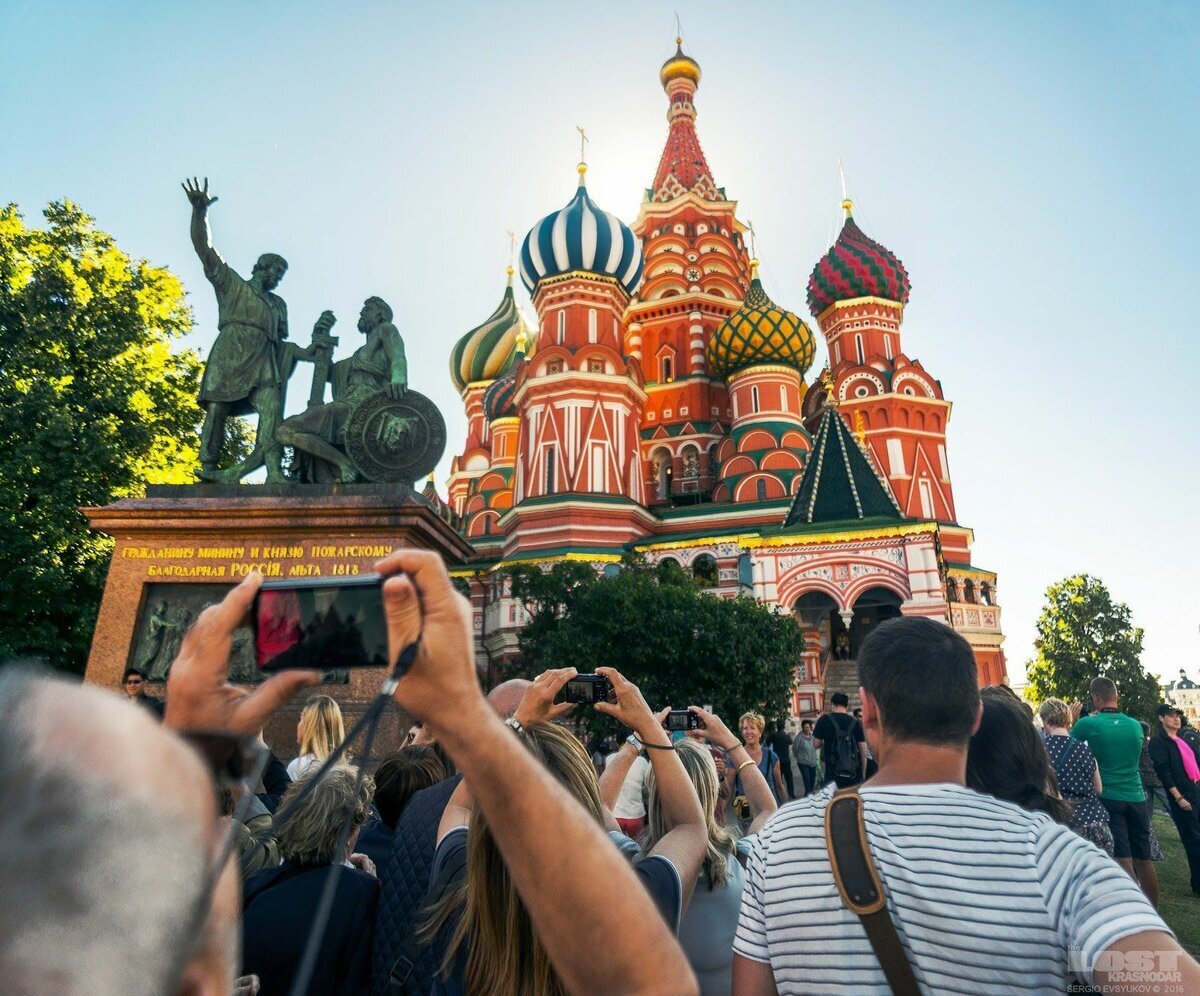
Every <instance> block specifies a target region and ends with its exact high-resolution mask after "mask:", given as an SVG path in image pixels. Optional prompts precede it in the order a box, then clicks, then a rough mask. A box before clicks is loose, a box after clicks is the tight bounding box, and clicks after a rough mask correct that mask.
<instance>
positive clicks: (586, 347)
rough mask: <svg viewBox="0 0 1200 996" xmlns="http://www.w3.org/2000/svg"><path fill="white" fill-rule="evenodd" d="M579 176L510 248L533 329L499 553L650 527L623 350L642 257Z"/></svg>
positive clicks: (579, 545)
mask: <svg viewBox="0 0 1200 996" xmlns="http://www.w3.org/2000/svg"><path fill="white" fill-rule="evenodd" d="M586 173H587V166H586V164H584V163H582V162H581V163H580V164H579V187H578V189H577V190H576V193H575V196H574V197H573V198H572V199H571V201H570V202H569V203H568V204H567V205H566V206H565V207H563V208H562V209H561V210H560V211H556V212H554V213H553V214H550V215H547V216H546V217H545V218H543V219H542V220H541V221H539V222H538V223H537V224H536V225H534V226H533V228H532V229H531V230H530V232H529V234H528V235H526V236H525V241H524V242H523V244H522V246H521V257H520V268H521V279H522V280H523V281H524V283H525V286H526V287H527V288H528V290H529V293H530V295H531V296H532V298H533V305H534V308H535V309H536V311H537V317H538V334H537V339H536V341H535V344H534V348H533V350H532V359H531V360H529V361H527V362H525V363H524V364H523V366H522V368H521V372H520V373H519V374H518V376H517V379H516V383H515V390H514V393H513V396H512V405H513V409H514V410H515V412H516V415H517V417H518V419H519V424H520V427H521V432H520V435H519V436H518V439H517V453H516V478H515V482H514V489H513V499H514V509H513V520H512V524H511V526H510V527H509V528H508V533H509V542H508V543H507V544H506V547H505V555H506V556H511V555H512V554H514V553H530V552H534V551H537V552H540V553H543V554H545V553H546V552H547V551H551V550H567V549H570V550H575V551H578V550H580V549H583V550H588V549H596V548H598V547H605V546H611V544H612V543H614V542H618V543H620V542H629V541H631V540H633V539H635V538H637V537H640V536H641V535H644V533H645V531H646V530H647V528H648V524H649V516H648V514H647V513H646V512H645V510H644V509H643V508H642V507H641V506H642V504H643V500H644V482H643V480H642V466H641V461H640V459H639V456H638V453H639V447H638V428H639V426H640V425H641V420H642V413H643V409H644V406H645V402H646V394H645V391H644V390H643V388H642V381H641V372H640V370H639V369H638V368H637V365H636V364H633V363H630V361H628V360H627V359H626V357H625V353H624V350H623V348H622V346H623V342H624V335H625V328H624V324H623V317H624V314H625V309H626V307H627V306H628V304H629V298H630V295H631V294H632V293H633V292H634V290H636V288H637V286H638V284H639V283H640V282H641V279H642V254H641V249H640V246H639V245H638V240H637V239H636V238H635V237H634V235H633V232H632V231H631V230H630V229H629V227H628V226H627V225H625V224H624V223H622V222H621V221H620V220H618V219H617V218H616V217H615V216H614V215H611V214H609V213H608V212H607V211H603V210H601V209H600V208H599V207H597V206H596V204H595V203H594V202H593V201H592V199H591V198H590V197H589V196H588V192H587V187H586V185H585V183H584V178H585V175H586Z"/></svg>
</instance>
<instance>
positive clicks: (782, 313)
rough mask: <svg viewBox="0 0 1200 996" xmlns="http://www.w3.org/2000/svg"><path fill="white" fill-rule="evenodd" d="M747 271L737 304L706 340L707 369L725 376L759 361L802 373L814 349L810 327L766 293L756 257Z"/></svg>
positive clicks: (805, 369)
mask: <svg viewBox="0 0 1200 996" xmlns="http://www.w3.org/2000/svg"><path fill="white" fill-rule="evenodd" d="M750 273H751V279H750V289H749V290H748V291H747V292H746V298H745V300H744V301H742V306H741V308H740V309H739V310H738V311H736V312H734V313H733V314H732V315H730V316H729V317H728V318H726V319H725V321H723V322H722V323H721V324H720V325H719V326H718V327H717V330H716V332H714V333H713V336H712V338H711V339H709V341H708V369H709V370H710V371H711V372H712V373H713V374H714V375H715V376H717V377H724V378H728V377H730V376H732V375H733V374H735V373H737V372H738V371H740V370H745V369H746V368H747V367H752V366H757V365H758V364H761V363H781V364H784V365H785V366H789V367H792V368H793V369H795V370H797V371H799V373H800V375H801V376H802V377H803V376H804V374H805V372H806V371H807V370H808V368H809V367H810V366H812V362H813V357H814V356H815V355H816V350H817V347H816V340H815V338H814V337H813V334H812V329H810V328H809V327H808V326H807V325H805V324H804V322H803V321H801V320H800V318H799V317H798V316H796V315H793V314H792V313H791V312H790V311H787V310H786V309H784V308H781V307H779V305H777V304H776V303H775V302H774V301H772V300H771V299H770V298H769V297H768V296H767V292H766V291H765V290H763V285H762V281H761V280H759V279H758V260H751V261H750Z"/></svg>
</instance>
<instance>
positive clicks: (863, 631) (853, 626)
mask: <svg viewBox="0 0 1200 996" xmlns="http://www.w3.org/2000/svg"><path fill="white" fill-rule="evenodd" d="M900 601H901V599H900V596H899V595H897V594H896V593H895V592H894V591H892V589H891V588H883V587H880V586H876V587H874V588H868V589H867V590H866V591H864V592H863V593H862V594H861V595H859V596H858V598H856V599H855V600H854V610H853V615H852V616H851V619H850V652H851V654H852V655H853V656H854V657H855V658H856V659H857V657H858V651H859V648H860V647H861V646H862V643H863V640H865V639H866V638H867V637H868V636H869V635H870V634H871V632H872V631H873V630H874V629H875V627H876V626H878V625H879V624H880V623H881V622H887V620H889V619H898V618H899V617H900V615H901V613H900Z"/></svg>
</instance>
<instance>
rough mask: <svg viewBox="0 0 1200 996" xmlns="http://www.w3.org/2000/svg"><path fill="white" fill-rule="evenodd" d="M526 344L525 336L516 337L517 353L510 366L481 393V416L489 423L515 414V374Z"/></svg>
mask: <svg viewBox="0 0 1200 996" xmlns="http://www.w3.org/2000/svg"><path fill="white" fill-rule="evenodd" d="M527 344H528V339H527V337H526V336H524V335H520V336H518V337H517V351H516V353H515V354H514V355H513V362H512V365H511V366H510V367H509V368H508V370H507V371H506V372H505V373H504V374H502V375H501V376H499V377H497V378H496V379H495V380H494V381H492V383H491V386H490V387H488V389H487V390H486V391H484V392H483V414H484V417H485V418H487V420H488V421H489V422H494V421H495V420H496V419H498V418H509V417H511V416H513V415H516V414H517V406H516V397H517V374H518V373H520V371H521V363H522V361H523V360H524V359H525V348H526V345H527Z"/></svg>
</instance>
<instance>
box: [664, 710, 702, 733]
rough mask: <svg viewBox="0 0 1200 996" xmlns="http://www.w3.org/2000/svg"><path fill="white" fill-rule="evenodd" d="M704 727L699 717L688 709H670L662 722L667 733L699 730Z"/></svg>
mask: <svg viewBox="0 0 1200 996" xmlns="http://www.w3.org/2000/svg"><path fill="white" fill-rule="evenodd" d="M703 728H704V724H703V723H702V722H700V717H699V716H697V715H696V714H695V713H694V712H692V711H690V710H688V709H672V710H671V711H670V712H669V713H667V718H666V720H665V721H664V722H663V729H664V730H666V731H667V732H668V733H679V732H682V731H684V730H700V729H703Z"/></svg>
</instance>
